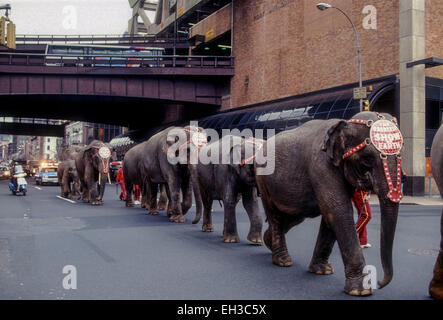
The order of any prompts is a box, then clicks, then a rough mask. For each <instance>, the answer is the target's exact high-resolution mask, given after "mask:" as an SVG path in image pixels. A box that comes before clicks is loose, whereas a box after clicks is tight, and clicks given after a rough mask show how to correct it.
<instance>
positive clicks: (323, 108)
mask: <svg viewBox="0 0 443 320" xmlns="http://www.w3.org/2000/svg"><path fill="white" fill-rule="evenodd" d="M334 102H335V101H334V100H333V101H325V102H323V103H322V104H321V105H320V106H319V108H318V110H317V113H322V112H329V111H330V110H331V108H332V105H333V104H334Z"/></svg>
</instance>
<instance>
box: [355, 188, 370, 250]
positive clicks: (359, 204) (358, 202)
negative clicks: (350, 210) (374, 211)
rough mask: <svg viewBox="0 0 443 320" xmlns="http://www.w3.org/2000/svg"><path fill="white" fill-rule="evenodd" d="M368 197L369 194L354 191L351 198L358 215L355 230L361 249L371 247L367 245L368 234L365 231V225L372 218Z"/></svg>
mask: <svg viewBox="0 0 443 320" xmlns="http://www.w3.org/2000/svg"><path fill="white" fill-rule="evenodd" d="M369 196H370V195H369V192H366V191H362V190H357V189H356V190H355V192H354V195H353V197H352V202H353V203H354V205H355V207H356V208H357V214H359V218H358V221H357V225H356V229H357V234H358V237H359V239H360V247H362V248H370V247H371V245H370V244H369V243H368V233H367V231H366V225H367V224H368V222H369V221H370V220H371V218H372V215H371V207H370V206H369Z"/></svg>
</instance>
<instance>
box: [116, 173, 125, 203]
mask: <svg viewBox="0 0 443 320" xmlns="http://www.w3.org/2000/svg"><path fill="white" fill-rule="evenodd" d="M115 183H120V187H121V188H122V192H121V193H120V200H125V199H126V185H125V179H124V178H123V167H120V169H118V172H117V178H115Z"/></svg>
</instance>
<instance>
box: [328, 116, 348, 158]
mask: <svg viewBox="0 0 443 320" xmlns="http://www.w3.org/2000/svg"><path fill="white" fill-rule="evenodd" d="M346 125H347V122H346V121H344V120H340V121H339V122H337V123H336V124H334V125H333V126H332V127H330V128H329V130H328V132H327V133H326V136H325V140H324V142H323V146H322V150H323V151H325V152H326V154H327V155H328V157H329V159H330V160H331V161H332V164H333V165H334V166H336V167H338V166H339V165H340V163H341V160H342V157H343V153H344V150H345V136H344V134H343V128H344V127H345V126H346Z"/></svg>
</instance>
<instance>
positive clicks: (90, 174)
mask: <svg viewBox="0 0 443 320" xmlns="http://www.w3.org/2000/svg"><path fill="white" fill-rule="evenodd" d="M85 176H86V184H87V189H88V191H89V203H90V204H91V205H93V206H96V205H99V204H100V202H99V201H98V191H97V181H96V180H95V178H96V175H95V173H94V171H93V169H92V168H90V167H86V169H85Z"/></svg>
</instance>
